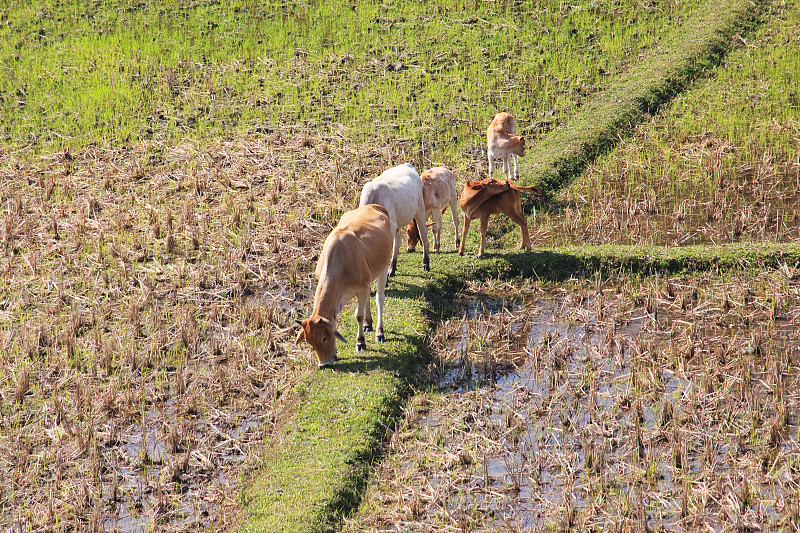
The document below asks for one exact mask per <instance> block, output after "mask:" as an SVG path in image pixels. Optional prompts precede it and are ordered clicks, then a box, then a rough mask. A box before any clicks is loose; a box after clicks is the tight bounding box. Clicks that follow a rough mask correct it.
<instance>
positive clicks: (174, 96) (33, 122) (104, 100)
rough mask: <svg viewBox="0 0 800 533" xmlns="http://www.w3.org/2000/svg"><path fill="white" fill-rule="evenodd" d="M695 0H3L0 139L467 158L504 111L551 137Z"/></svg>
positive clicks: (37, 145) (47, 145) (15, 143)
mask: <svg viewBox="0 0 800 533" xmlns="http://www.w3.org/2000/svg"><path fill="white" fill-rule="evenodd" d="M700 4H701V2H700V0H681V1H677V2H675V1H672V2H658V3H655V4H652V5H643V4H642V3H641V2H638V1H634V0H624V1H622V2H619V1H614V2H612V1H610V0H605V1H600V2H592V3H591V4H590V5H576V6H572V5H567V4H564V3H563V2H555V1H553V2H546V3H539V4H536V5H531V4H527V3H495V2H481V1H474V0H464V1H461V2H457V3H455V4H452V3H430V2H426V3H413V2H412V3H409V2H389V3H377V2H368V3H363V2H360V3H356V4H352V3H349V2H340V1H334V2H323V3H314V4H305V3H297V4H286V3H277V2H275V3H269V4H267V5H264V4H263V3H254V2H252V1H245V0H240V1H233V2H224V3H218V2H206V1H191V2H176V1H170V2H158V3H151V2H139V3H132V2H125V1H120V0H117V1H108V2H103V3H102V4H100V3H92V4H86V3H84V2H77V1H66V2H56V1H42V2H36V3H32V4H28V3H18V4H11V5H10V6H9V7H8V8H7V9H6V10H5V11H4V12H3V14H2V18H3V24H2V25H0V65H2V67H3V68H2V70H0V94H2V95H3V98H2V99H1V100H0V116H2V117H3V120H2V126H0V142H3V143H5V144H6V145H8V146H11V147H17V148H19V147H24V146H31V147H33V148H34V149H36V150H47V149H53V148H63V147H70V148H72V149H73V150H75V149H78V148H81V147H84V146H86V145H88V144H91V143H98V144H100V145H119V144H122V143H125V144H127V143H131V142H137V141H140V140H154V141H158V142H166V143H174V142H176V141H178V140H180V139H183V138H186V137H190V138H195V139H209V138H219V137H225V138H230V137H235V136H239V135H242V134H245V133H256V132H273V131H282V130H285V129H286V127H287V126H288V125H292V126H296V127H299V128H301V129H303V130H304V131H308V132H312V131H313V132H333V133H337V132H341V130H342V128H344V129H345V130H348V131H349V134H350V135H351V136H353V137H355V138H357V139H358V140H359V141H372V142H374V140H375V139H387V138H388V139H395V141H396V142H403V143H406V144H407V152H408V153H407V157H413V158H415V159H417V157H419V158H430V159H434V160H453V159H463V158H465V156H466V157H467V158H469V157H471V156H473V155H474V151H475V147H480V146H482V144H483V142H484V141H483V139H482V135H483V133H482V132H483V131H485V128H486V124H488V121H489V120H490V118H491V116H492V115H493V114H494V113H495V112H497V111H499V110H502V109H508V110H512V111H513V112H514V114H515V115H517V117H518V118H519V119H520V125H521V128H522V129H523V130H524V131H525V132H526V133H529V134H531V135H534V136H537V135H540V134H542V133H544V132H546V131H549V130H550V129H552V128H553V127H555V126H557V125H558V124H560V123H561V122H562V121H563V120H564V118H566V117H568V116H570V115H571V114H572V113H573V112H574V110H576V109H578V108H579V107H580V106H581V105H582V104H583V103H584V102H585V101H586V100H587V99H588V98H589V97H590V96H591V95H593V94H594V93H597V92H598V91H602V90H604V89H605V88H607V87H608V85H609V84H610V83H611V81H612V80H613V79H615V78H616V77H618V76H619V75H620V74H622V73H624V72H626V70H627V69H628V68H630V66H631V65H632V64H636V63H637V62H638V56H639V54H641V53H647V51H648V50H650V49H651V47H652V46H653V45H654V44H657V43H659V42H660V41H661V40H663V39H664V38H665V35H666V34H668V33H669V31H671V29H672V28H673V27H675V26H679V25H680V24H682V23H683V21H684V20H686V18H687V17H688V16H689V14H690V13H692V11H693V10H694V9H695V8H696V7H697V6H698V5H700ZM398 65H402V67H400V68H399V69H396V68H395V67H397V66H398ZM418 152H421V154H418ZM474 159H475V160H481V158H479V157H474ZM466 162H467V161H465V163H466ZM453 164H454V163H453ZM456 166H458V167H459V170H461V166H460V165H456ZM465 166H466V167H467V168H468V167H469V166H471V163H470V164H469V165H465Z"/></svg>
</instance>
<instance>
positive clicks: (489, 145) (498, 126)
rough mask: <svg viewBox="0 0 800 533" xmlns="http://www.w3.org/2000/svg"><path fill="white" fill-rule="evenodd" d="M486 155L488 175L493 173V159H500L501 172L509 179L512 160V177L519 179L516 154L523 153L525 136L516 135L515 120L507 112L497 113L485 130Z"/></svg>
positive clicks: (490, 175) (522, 154)
mask: <svg viewBox="0 0 800 533" xmlns="http://www.w3.org/2000/svg"><path fill="white" fill-rule="evenodd" d="M486 155H487V156H488V157H489V177H490V178H491V177H492V174H493V173H494V160H495V159H502V161H503V174H504V175H505V177H506V178H507V179H511V177H512V176H511V161H512V160H513V161H514V176H513V177H514V179H519V171H518V170H517V156H519V157H522V156H524V155H525V137H523V136H522V135H517V120H516V119H515V118H514V117H512V116H511V115H509V114H508V113H505V112H503V113H498V114H496V115H495V116H494V118H493V119H492V122H491V123H490V124H489V129H487V130H486Z"/></svg>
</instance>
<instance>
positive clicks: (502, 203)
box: [458, 178, 539, 257]
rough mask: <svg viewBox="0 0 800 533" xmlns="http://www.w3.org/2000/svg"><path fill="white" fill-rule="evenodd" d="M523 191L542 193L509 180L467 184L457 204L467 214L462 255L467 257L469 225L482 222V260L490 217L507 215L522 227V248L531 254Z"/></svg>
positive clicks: (486, 180)
mask: <svg viewBox="0 0 800 533" xmlns="http://www.w3.org/2000/svg"><path fill="white" fill-rule="evenodd" d="M520 191H526V192H527V191H533V192H539V189H537V188H536V187H534V186H532V185H531V186H528V187H520V186H518V185H516V184H514V183H512V182H511V181H510V180H507V179H494V178H486V179H485V180H481V181H470V180H467V183H466V185H464V190H463V191H462V192H461V199H460V200H459V202H458V204H459V205H460V206H461V211H463V212H464V233H463V234H462V235H461V246H460V247H459V249H458V254H459V255H464V245H465V244H466V242H467V230H468V229H469V224H470V222H472V221H473V220H474V219H476V218H480V219H481V247H480V250H478V257H483V247H484V244H485V242H486V230H487V228H488V227H489V216H490V215H494V214H497V213H502V214H505V215H508V217H509V218H510V219H511V220H513V221H514V222H516V223H517V224H519V227H520V229H521V230H522V245H521V246H520V247H521V248H525V250H527V251H529V252H530V251H531V239H530V236H529V235H528V221H527V220H525V216H524V215H523V214H522V205H521V202H520V194H519V192H520Z"/></svg>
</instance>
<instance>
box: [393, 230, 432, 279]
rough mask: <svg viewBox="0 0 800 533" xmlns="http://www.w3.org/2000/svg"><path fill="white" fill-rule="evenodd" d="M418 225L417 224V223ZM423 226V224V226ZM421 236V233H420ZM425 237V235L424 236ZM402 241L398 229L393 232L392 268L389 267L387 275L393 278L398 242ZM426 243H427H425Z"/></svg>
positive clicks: (398, 251)
mask: <svg viewBox="0 0 800 533" xmlns="http://www.w3.org/2000/svg"><path fill="white" fill-rule="evenodd" d="M417 224H419V222H417ZM424 225H425V224H423V226H424ZM420 235H422V232H420ZM426 235H427V234H426ZM402 239H403V236H402V235H401V234H400V228H397V229H396V230H395V232H394V251H393V252H392V266H391V267H389V275H390V276H394V274H395V272H397V256H398V254H399V253H400V241H401V240H402ZM425 242H426V243H427V241H425ZM425 246H426V248H425V250H426V252H427V250H428V248H427V244H426V245H425Z"/></svg>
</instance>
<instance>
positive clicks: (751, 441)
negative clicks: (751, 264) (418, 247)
mask: <svg viewBox="0 0 800 533" xmlns="http://www.w3.org/2000/svg"><path fill="white" fill-rule="evenodd" d="M474 288H475V289H476V292H477V293H478V294H485V293H486V292H492V293H494V294H498V287H497V286H496V285H495V286H494V287H492V286H491V285H487V286H484V285H479V286H476V287H474ZM499 289H500V291H501V292H500V294H501V295H502V296H503V298H504V299H502V300H495V301H490V302H489V304H490V305H489V306H488V308H487V309H488V310H486V311H485V310H483V307H484V306H483V305H479V306H478V307H477V313H476V316H475V318H472V319H470V320H465V319H463V318H460V317H457V318H453V319H450V320H448V321H445V322H444V323H443V324H442V325H441V327H440V328H439V330H438V332H437V334H436V336H435V339H434V344H435V346H436V348H437V350H438V358H437V360H436V361H434V362H433V363H432V366H431V369H430V370H431V373H432V376H433V377H434V378H436V379H438V382H439V383H441V384H442V386H443V390H442V392H431V393H427V394H421V395H418V396H416V397H415V398H413V399H412V401H411V402H410V404H409V406H408V408H407V410H406V415H405V421H404V422H403V424H402V425H401V426H400V427H399V429H398V431H397V432H396V433H395V434H394V435H393V437H392V438H391V441H390V443H389V445H388V448H389V449H388V452H389V453H388V459H387V460H386V461H384V464H383V465H381V467H380V468H379V469H378V472H377V474H376V476H375V481H374V482H373V484H372V486H371V487H370V489H369V491H368V493H367V496H366V497H365V500H364V504H363V505H362V509H361V511H360V512H359V513H358V514H357V515H356V516H355V517H354V518H352V519H350V520H348V521H347V525H346V528H345V530H346V531H395V530H403V531H528V530H531V529H546V530H581V531H586V530H596V531H597V530H610V531H643V530H645V529H649V530H660V529H665V530H669V531H682V530H704V529H713V530H715V531H754V530H774V531H777V530H781V531H796V530H798V528H800V424H799V423H798V417H800V395H798V390H800V388H798V385H800V383H799V381H800V333H798V331H800V329H799V328H798V327H797V326H798V322H799V321H800V283H798V280H797V272H795V271H794V270H792V269H790V268H788V267H787V268H783V269H781V270H779V271H775V272H769V273H761V274H740V275H737V276H734V277H732V278H729V279H720V278H717V277H714V276H711V275H706V276H702V277H684V278H670V279H655V278H653V279H638V278H637V279H632V280H631V279H627V280H617V281H615V282H614V283H613V284H612V283H604V282H603V281H602V280H595V281H594V282H591V281H585V282H577V283H574V284H573V286H566V287H563V288H558V289H551V288H547V287H543V286H542V285H539V284H535V283H530V284H528V286H527V287H525V288H524V289H523V290H521V291H520V290H519V289H518V288H515V287H513V286H511V285H508V286H506V287H500V288H499ZM522 298H524V299H525V303H524V305H520V302H521V301H522V300H521V299H522ZM520 356H522V357H520ZM504 368H505V369H508V368H511V369H512V370H511V371H506V372H504Z"/></svg>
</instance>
